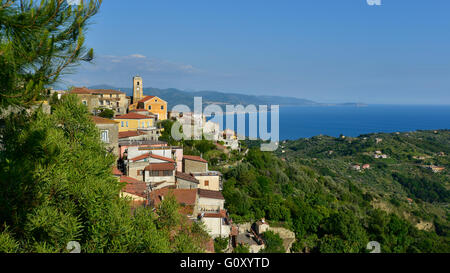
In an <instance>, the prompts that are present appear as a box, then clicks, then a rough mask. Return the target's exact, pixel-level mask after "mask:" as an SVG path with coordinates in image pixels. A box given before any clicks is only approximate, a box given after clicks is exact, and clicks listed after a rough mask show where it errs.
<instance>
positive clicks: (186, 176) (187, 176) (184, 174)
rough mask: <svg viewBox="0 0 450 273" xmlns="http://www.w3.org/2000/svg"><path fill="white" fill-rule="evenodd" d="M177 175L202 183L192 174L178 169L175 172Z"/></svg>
mask: <svg viewBox="0 0 450 273" xmlns="http://www.w3.org/2000/svg"><path fill="white" fill-rule="evenodd" d="M175 177H177V178H179V179H183V180H187V181H191V182H194V183H197V184H200V181H198V180H197V179H196V178H195V177H194V176H193V175H192V174H188V173H183V172H179V171H176V172H175Z"/></svg>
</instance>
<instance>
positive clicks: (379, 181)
mask: <svg viewBox="0 0 450 273" xmlns="http://www.w3.org/2000/svg"><path fill="white" fill-rule="evenodd" d="M247 144H248V145H249V147H252V146H254V147H259V145H255V144H257V143H251V142H248V143H247ZM449 154H450V132H449V131H418V132H412V133H394V134H371V135H363V136H360V137H357V138H348V137H344V136H341V137H339V138H333V137H327V136H317V137H313V138H310V139H299V140H296V141H285V142H283V143H281V144H280V148H279V149H278V150H277V151H276V152H275V153H268V152H261V151H259V149H257V148H250V150H249V152H248V154H247V155H246V157H245V159H244V160H243V161H242V163H240V164H237V165H236V166H233V167H229V168H222V171H223V172H224V175H225V178H226V182H225V183H224V191H223V193H224V196H225V198H226V206H227V208H228V210H229V212H230V213H231V214H232V215H231V216H232V217H233V219H234V220H235V221H237V222H246V221H253V220H256V219H259V218H262V217H265V218H266V219H268V220H269V221H270V222H271V223H272V224H279V225H284V226H286V227H288V228H289V229H291V230H293V231H294V232H295V233H296V237H297V242H296V243H295V244H294V250H295V251H297V252H322V253H325V252H364V251H367V250H366V245H367V243H368V242H369V241H378V242H379V243H380V244H381V250H382V252H449V251H450V244H449V243H450V240H449V238H450V237H449V227H450V225H449V216H450V215H449V209H448V203H449V200H450V191H449V181H450V172H449V171H448V170H449V167H450V158H449V156H448V155H449ZM375 157H379V158H375ZM357 166H359V167H357Z"/></svg>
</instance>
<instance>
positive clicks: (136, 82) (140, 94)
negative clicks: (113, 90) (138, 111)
mask: <svg viewBox="0 0 450 273" xmlns="http://www.w3.org/2000/svg"><path fill="white" fill-rule="evenodd" d="M143 98H144V86H143V85H142V78H141V77H139V76H136V77H133V103H137V102H138V101H140V100H141V99H143Z"/></svg>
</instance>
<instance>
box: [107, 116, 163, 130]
mask: <svg viewBox="0 0 450 273" xmlns="http://www.w3.org/2000/svg"><path fill="white" fill-rule="evenodd" d="M114 120H115V121H117V122H119V132H126V131H137V130H146V129H153V128H155V117H154V116H144V115H140V114H136V113H128V114H126V115H121V116H116V117H115V118H114Z"/></svg>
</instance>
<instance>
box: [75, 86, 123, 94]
mask: <svg viewBox="0 0 450 273" xmlns="http://www.w3.org/2000/svg"><path fill="white" fill-rule="evenodd" d="M69 93H70V94H123V95H125V93H124V92H121V91H118V90H113V89H89V88H86V87H75V88H74V89H72V90H71V91H70V92H69Z"/></svg>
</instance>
